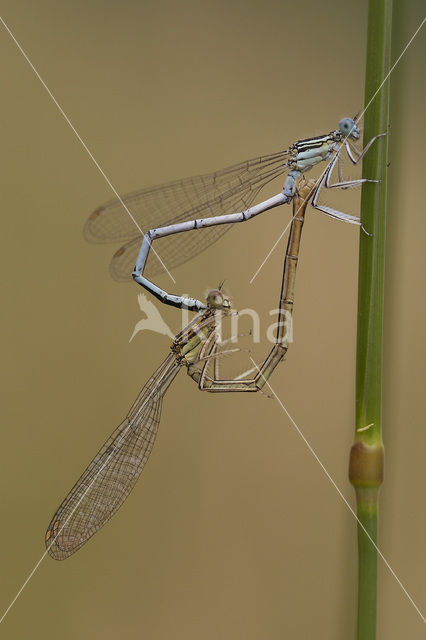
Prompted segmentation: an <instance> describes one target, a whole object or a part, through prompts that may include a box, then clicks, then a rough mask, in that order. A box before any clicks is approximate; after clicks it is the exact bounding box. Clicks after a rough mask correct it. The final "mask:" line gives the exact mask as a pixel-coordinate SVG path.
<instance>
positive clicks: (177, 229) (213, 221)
mask: <svg viewBox="0 0 426 640" xmlns="http://www.w3.org/2000/svg"><path fill="white" fill-rule="evenodd" d="M293 180H294V178H293ZM289 201H290V198H289V197H288V196H287V195H286V194H285V193H279V194H277V195H276V196H274V197H272V198H269V199H268V200H265V201H264V202H261V203H260V204H257V205H255V206H253V207H250V208H249V209H246V210H245V211H241V212H239V213H231V214H228V215H223V216H215V217H212V218H200V219H198V220H189V221H188V222H180V223H178V224H172V225H169V226H167V227H160V228H158V229H151V230H150V231H148V232H147V233H145V235H144V238H143V241H142V245H141V248H140V250H139V255H138V258H137V260H136V265H135V268H134V271H133V274H132V275H133V280H135V282H137V283H138V284H140V285H141V286H142V287H144V288H145V289H147V291H150V292H151V293H152V294H153V295H154V296H155V297H156V298H158V300H160V301H161V302H164V304H169V305H172V306H174V307H178V308H181V309H189V310H190V311H200V310H201V309H206V308H207V307H206V305H205V304H204V303H203V302H201V301H200V300H197V299H196V298H184V297H183V296H177V295H173V294H170V293H167V291H164V289H161V288H160V287H158V286H157V285H156V284H154V283H153V282H151V281H150V280H148V279H147V278H145V277H144V276H143V271H144V269H145V264H146V261H147V258H148V254H149V250H150V248H151V244H152V241H153V240H155V239H156V238H164V237H165V236H169V235H172V234H174V233H183V232H185V231H192V230H194V229H203V228H205V227H212V226H214V225H219V224H234V223H236V222H245V221H246V220H250V218H254V217H255V216H257V215H259V214H260V213H263V212H264V211H268V210H269V209H272V208H274V207H277V206H279V205H281V204H284V203H286V202H289Z"/></svg>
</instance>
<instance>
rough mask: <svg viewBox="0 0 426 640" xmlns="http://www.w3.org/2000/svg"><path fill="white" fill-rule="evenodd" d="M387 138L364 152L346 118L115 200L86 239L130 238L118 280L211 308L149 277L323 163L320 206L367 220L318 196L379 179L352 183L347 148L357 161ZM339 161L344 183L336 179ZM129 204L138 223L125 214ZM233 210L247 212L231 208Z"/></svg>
mask: <svg viewBox="0 0 426 640" xmlns="http://www.w3.org/2000/svg"><path fill="white" fill-rule="evenodd" d="M382 135H385V134H379V135H377V136H374V138H372V139H371V140H370V141H369V142H368V144H367V145H366V146H365V147H364V149H362V150H359V149H357V147H356V146H355V144H354V142H355V141H356V140H358V139H359V137H360V130H359V127H358V125H357V124H356V118H354V119H352V118H344V119H343V120H341V121H340V123H339V127H338V128H337V129H336V130H334V131H331V132H330V133H327V134H325V135H321V136H316V137H314V138H307V139H306V140H298V141H297V142H295V143H294V144H293V145H291V146H290V147H289V148H288V149H286V150H284V151H280V152H278V153H273V154H270V155H266V156H260V157H258V158H253V159H252V160H247V161H245V162H241V163H239V164H236V165H233V166H231V167H228V168H226V169H222V170H220V171H215V172H214V173H210V174H206V175H199V176H195V177H191V178H186V179H183V180H177V181H175V182H169V183H168V184H163V185H160V186H157V187H152V188H149V189H142V190H141V191H136V192H134V193H130V194H128V195H126V196H123V198H122V199H121V200H119V199H115V200H112V201H110V202H108V203H106V204H104V205H103V206H101V207H99V208H98V209H96V210H95V211H94V212H93V213H92V215H91V216H90V218H89V219H88V221H87V223H86V226H85V236H86V238H87V239H88V240H90V241H93V242H110V241H125V242H124V244H123V245H122V247H121V248H120V249H119V250H118V251H117V252H116V253H115V255H114V256H113V258H112V261H111V273H112V275H113V277H114V278H115V279H117V280H128V279H129V278H130V274H132V276H133V279H134V280H135V281H136V282H137V283H138V284H140V285H141V286H143V287H144V288H145V289H147V290H148V291H150V292H151V293H152V294H153V295H154V296H156V297H157V298H158V299H159V300H161V301H162V302H164V303H166V304H170V305H173V306H177V307H183V308H187V309H191V310H200V309H204V308H205V304H204V303H203V302H201V301H200V300H197V299H196V298H184V297H182V296H179V295H173V294H169V293H167V292H166V291H165V290H164V289H161V288H160V287H158V286H157V285H156V284H154V283H153V282H152V281H151V280H149V279H148V278H152V277H153V276H155V275H157V274H159V273H160V272H161V271H163V269H164V267H165V266H166V267H167V268H168V269H172V268H174V267H176V266H177V265H179V264H182V263H183V262H185V261H187V260H189V259H190V258H192V257H193V256H195V255H197V254H198V253H200V252H201V251H203V250H204V249H205V248H207V247H208V246H209V245H211V244H212V243H213V242H215V241H216V240H217V239H218V238H219V237H220V236H222V235H223V234H224V233H225V232H226V231H227V230H228V229H230V227H231V226H232V225H233V224H234V223H237V222H245V221H246V220H249V219H251V218H253V217H254V216H257V215H259V214H260V213H263V212H264V211H268V210H269V209H272V208H274V207H277V206H279V205H281V204H286V203H289V202H291V201H292V200H293V198H294V196H295V194H296V192H297V189H298V186H299V182H300V178H301V177H302V176H303V175H304V174H305V173H306V172H307V171H309V170H310V169H312V167H314V166H315V165H317V164H319V163H321V162H328V165H327V166H326V168H325V170H324V171H323V173H322V175H321V177H320V179H319V180H318V182H317V183H316V185H315V187H314V188H313V192H312V201H311V202H312V206H313V207H314V208H315V209H317V210H318V211H321V212H322V213H325V214H326V215H327V216H331V217H332V218H337V219H338V220H343V221H344V222H349V223H351V224H357V225H360V224H361V223H360V220H359V218H357V217H355V216H352V215H349V214H347V213H343V212H342V211H338V210H337V209H333V208H331V207H328V206H324V205H321V204H319V203H318V198H319V194H320V192H321V190H322V189H323V187H325V188H327V189H334V188H338V189H348V188H352V187H356V186H358V185H360V184H361V183H363V182H377V180H369V179H366V178H361V179H358V180H344V179H343V176H342V166H341V152H342V150H344V151H345V152H346V154H347V156H348V158H349V160H350V161H351V162H352V163H353V164H354V165H356V164H358V163H359V162H360V161H361V160H362V158H363V157H364V155H365V153H366V152H367V151H368V149H369V148H370V147H371V145H372V144H373V142H374V141H375V140H377V139H378V138H379V137H381V136H382ZM336 165H337V170H338V181H337V182H334V183H333V182H332V174H333V171H334V169H335V168H336ZM284 174H287V175H286V179H285V183H284V187H283V189H282V191H281V193H279V194H277V195H276V196H273V197H272V198H269V199H268V200H265V201H264V202H261V203H260V204H257V205H255V206H250V205H251V204H252V203H253V202H254V200H255V198H256V197H257V196H258V194H259V192H260V191H261V189H262V188H263V187H265V185H267V184H268V183H269V182H271V181H272V180H274V179H275V178H277V177H278V176H281V175H284ZM123 203H124V204H125V206H126V207H127V208H128V210H129V211H130V212H131V214H132V216H133V220H132V218H131V217H130V216H129V215H127V214H126V212H125V211H124V209H123ZM232 211H239V213H230V212H232ZM203 216H208V217H203ZM135 223H136V224H137V225H139V226H140V228H142V229H143V231H144V232H145V233H144V237H143V241H142V245H141V247H140V250H139V253H138V247H139V246H140V244H141V237H140V232H138V227H137V226H135ZM195 229H203V232H202V233H201V232H200V233H197V234H194V233H184V232H187V231H194V230H195ZM177 233H178V234H180V235H179V236H178V237H177V238H173V239H172V238H170V236H173V235H174V234H177ZM156 238H167V240H165V241H163V244H162V247H161V261H160V260H159V258H158V256H157V255H152V254H151V257H150V261H149V263H148V264H147V259H148V254H149V250H150V247H151V245H152V242H153V240H154V239H156ZM163 259H164V261H165V263H163V262H162V260H163ZM132 271H133V273H132Z"/></svg>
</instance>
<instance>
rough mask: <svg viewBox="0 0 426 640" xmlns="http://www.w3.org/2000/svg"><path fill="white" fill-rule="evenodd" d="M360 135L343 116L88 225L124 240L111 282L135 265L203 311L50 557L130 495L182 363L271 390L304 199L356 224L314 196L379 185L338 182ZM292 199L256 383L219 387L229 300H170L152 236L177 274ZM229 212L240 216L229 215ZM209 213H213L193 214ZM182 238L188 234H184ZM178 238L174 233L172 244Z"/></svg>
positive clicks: (115, 437) (80, 496) (72, 498)
mask: <svg viewBox="0 0 426 640" xmlns="http://www.w3.org/2000/svg"><path fill="white" fill-rule="evenodd" d="M359 135H360V132H359V128H358V126H357V124H356V122H355V120H353V119H351V118H344V119H343V120H342V121H341V122H340V123H339V128H338V129H336V130H335V131H332V132H330V133H329V134H326V135H323V136H317V137H315V138H309V139H306V140H300V141H298V142H296V143H294V144H293V145H292V146H291V147H289V148H288V149H287V150H286V151H283V152H279V153H275V154H271V155H269V156H262V157H259V158H256V159H253V160H248V161H246V162H243V163H240V164H238V165H234V166H232V167H229V168H228V169H224V170H222V171H218V172H215V173H212V174H208V175H204V176H197V177H193V178H188V179H185V180H180V181H176V182H173V183H169V184H166V185H163V186H160V187H154V188H152V189H144V190H142V191H139V192H135V193H133V194H130V195H128V196H125V197H124V198H123V199H121V200H118V201H117V200H114V201H112V202H110V203H107V204H106V205H104V206H103V207H100V208H99V209H97V210H96V211H95V212H94V213H93V214H92V216H91V217H90V218H89V220H88V222H87V225H86V237H87V238H88V239H89V240H95V241H101V242H102V241H111V240H121V241H123V240H124V241H125V244H124V245H123V246H122V247H121V249H119V250H118V251H117V252H116V254H115V255H114V257H113V260H112V263H111V271H112V274H113V276H114V277H115V278H116V279H119V280H125V279H127V278H128V273H131V268H132V266H133V264H134V263H135V262H136V266H135V267H134V270H133V278H134V280H135V281H136V282H138V283H139V284H141V285H142V286H143V287H144V288H146V289H147V290H148V291H150V292H151V293H152V294H153V295H154V296H156V297H157V298H158V299H160V300H161V301H162V302H164V303H166V304H170V305H173V306H177V307H184V308H187V309H190V310H194V311H199V313H198V315H197V316H196V318H195V319H194V320H193V321H192V322H191V323H190V324H189V325H188V326H187V327H186V328H185V329H184V330H183V331H182V332H181V333H180V334H178V335H177V336H176V338H175V340H174V341H173V344H172V347H171V349H172V352H171V353H170V354H169V355H168V356H167V358H166V359H165V361H164V362H163V363H162V364H161V365H160V367H159V368H158V369H157V371H156V372H155V373H154V374H153V375H152V376H151V378H150V379H149V381H148V382H147V384H146V385H145V386H144V388H143V389H142V391H141V393H140V395H139V396H138V398H137V400H136V402H135V403H134V405H133V406H132V408H131V409H130V411H129V413H128V414H127V416H126V418H125V420H124V421H123V422H122V423H121V424H120V425H119V427H117V429H116V430H115V431H114V432H113V434H112V435H111V437H110V438H109V439H108V440H107V442H106V443H105V445H104V446H103V447H102V448H101V450H100V451H99V452H98V454H97V455H96V456H95V458H94V459H93V460H92V462H91V463H90V464H89V466H88V467H87V469H86V470H85V471H84V473H83V474H82V475H81V477H80V478H79V480H78V481H77V483H76V484H75V485H74V487H73V488H72V489H71V491H70V492H69V494H68V496H67V497H66V498H65V500H64V501H63V502H62V504H61V505H60V507H59V509H58V510H57V512H56V513H55V515H54V516H53V518H52V520H51V523H50V525H49V528H48V530H47V533H46V546H47V549H48V552H49V553H50V555H51V556H52V557H54V558H56V559H58V560H61V559H64V558H67V557H68V556H69V555H71V554H72V553H74V552H75V551H77V550H78V549H79V548H80V547H81V546H82V545H83V544H84V543H85V542H86V541H87V540H88V539H89V538H90V537H91V536H92V535H93V534H94V533H96V532H97V531H98V530H99V529H100V528H101V527H102V526H103V524H105V523H106V522H107V521H108V520H109V519H110V517H111V516H112V515H113V514H114V513H115V512H116V511H117V509H118V508H119V507H120V506H121V504H122V503H123V501H124V500H125V498H126V497H127V495H128V494H129V493H130V491H131V490H132V488H133V487H134V485H135V483H136V481H137V479H138V477H139V475H140V473H141V471H142V469H143V468H144V466H145V463H146V462H147V460H148V457H149V455H150V453H151V450H152V447H153V444H154V441H155V437H156V434H157V430H158V425H159V421H160V415H161V406H162V400H163V397H164V394H165V392H166V390H167V389H168V388H169V386H170V384H171V382H172V381H173V379H174V378H175V376H176V375H177V373H178V372H179V370H180V368H181V367H182V366H186V368H187V372H188V374H189V375H190V377H191V378H192V379H193V380H195V381H196V382H197V384H198V388H199V389H200V390H205V391H210V392H216V393H220V392H232V391H234V392H235V391H237V392H246V391H249V392H253V391H254V392H255V391H259V390H261V389H262V387H263V386H264V385H265V383H267V380H268V378H269V376H270V375H271V373H272V372H273V370H274V369H275V367H276V366H277V364H278V363H279V362H280V361H281V360H282V358H283V357H284V354H285V353H286V351H287V348H288V334H287V331H286V322H285V320H284V316H286V317H287V318H288V317H289V316H290V317H291V314H292V310H293V298H294V283H295V275H296V266H297V260H298V253H299V247H300V236H301V229H302V226H303V221H304V215H305V209H306V206H307V204H308V201H311V203H312V205H313V207H314V208H316V209H318V210H319V211H322V212H323V213H325V214H326V215H328V216H331V217H334V218H337V219H340V220H343V221H345V222H350V223H352V224H358V225H359V224H360V221H359V219H358V218H355V217H354V216H350V215H348V214H346V213H343V212H341V211H338V210H336V209H332V208H330V207H326V206H323V205H319V204H318V196H319V193H320V191H321V189H322V188H323V187H326V188H342V189H346V188H351V187H356V186H358V185H359V184H361V183H362V182H366V181H367V182H376V180H367V179H365V178H364V179H358V180H349V181H348V180H346V181H345V180H344V179H343V177H342V172H341V164H340V162H341V160H340V154H341V150H342V149H344V150H345V151H346V153H347V156H348V157H349V159H350V160H351V162H352V163H353V164H357V163H358V162H359V161H360V160H361V159H362V157H363V156H364V154H365V153H366V151H367V150H368V148H369V147H370V146H371V144H372V143H373V142H374V141H375V140H376V139H377V138H379V137H380V135H384V134H379V135H378V136H375V137H374V138H373V139H372V140H370V141H369V143H368V144H367V145H366V147H365V148H364V149H363V150H361V151H360V150H358V149H357V148H356V147H355V146H354V144H353V141H354V140H357V139H358V138H359ZM327 160H328V161H329V162H328V164H327V166H326V169H325V171H323V173H322V175H321V176H320V178H319V179H318V180H317V181H310V182H309V183H305V184H304V185H303V186H300V184H301V181H300V179H301V178H302V177H303V175H304V173H305V172H306V171H308V170H309V169H311V168H312V167H313V166H315V165H316V164H318V163H320V162H322V161H327ZM336 165H337V169H338V181H337V182H335V183H332V182H331V175H332V172H333V170H334V168H335V167H336ZM284 173H287V177H286V180H285V184H284V187H283V190H282V192H281V193H280V194H278V195H277V196H274V197H273V198H270V199H268V200H266V201H264V202H262V203H260V204H258V205H255V206H252V207H250V205H251V204H252V202H253V201H254V199H255V198H256V196H257V195H258V194H259V192H260V190H261V189H262V188H263V187H264V186H265V185H266V184H268V183H269V182H270V181H271V180H273V179H274V178H276V177H277V176H279V175H282V174H284ZM123 202H124V203H125V205H126V206H127V207H129V208H130V210H131V212H132V216H133V220H132V219H131V218H130V217H129V218H127V216H126V213H125V212H124V211H123V209H122V206H123ZM289 202H293V218H292V221H291V227H290V235H289V240H288V244H287V252H286V256H285V260H284V269H283V274H282V283H281V293H280V302H279V309H280V316H281V317H280V318H279V323H278V329H277V335H276V340H275V344H274V346H273V348H272V349H271V351H270V353H269V354H268V355H267V357H266V358H265V360H264V362H263V363H262V364H261V365H256V366H255V368H254V369H252V371H253V370H255V375H254V377H253V378H242V379H241V378H240V377H239V378H238V379H234V380H223V379H221V378H220V375H219V370H218V361H219V358H220V357H221V356H222V355H223V354H224V353H225V350H224V349H223V347H222V346H221V344H220V343H219V341H218V334H217V331H216V321H217V319H218V317H222V316H226V315H228V314H230V313H231V309H230V303H229V299H228V298H227V297H226V295H225V294H224V293H223V292H222V291H221V290H220V289H218V290H215V291H212V292H210V293H209V295H208V296H207V300H206V303H204V302H201V301H200V300H197V299H196V298H186V297H183V296H178V295H173V294H169V293H167V292H166V291H164V290H163V289H161V288H160V287H158V286H157V285H156V284H154V283H153V282H151V281H150V280H148V279H147V278H146V275H149V276H150V277H152V276H154V275H156V274H158V273H159V272H161V270H162V269H163V268H164V263H160V262H157V263H154V264H152V263H151V264H149V263H148V265H147V264H146V262H147V258H148V253H149V249H150V247H151V244H152V241H153V240H154V239H155V238H158V237H170V240H169V244H168V246H167V247H165V248H164V247H163V256H164V258H165V259H166V261H167V265H166V266H167V267H168V268H173V267H176V266H177V265H179V264H181V263H183V262H185V261H186V260H188V259H190V258H191V257H193V256H194V255H196V254H197V253H199V252H200V251H201V250H203V249H205V248H206V247H207V246H209V245H210V244H212V243H213V242H215V241H216V240H217V239H218V238H219V237H220V236H221V235H222V234H223V233H224V232H225V231H227V230H228V229H229V228H230V226H232V224H234V223H236V222H243V221H245V220H249V219H250V218H252V217H254V216H256V215H258V214H260V213H262V212H264V211H267V210H269V209H271V208H274V207H277V206H278V205H280V204H285V203H289ZM232 209H234V210H235V209H241V211H240V212H239V213H229V211H230V210H231V211H232ZM206 213H209V214H210V216H209V217H204V218H201V217H198V216H200V215H204V214H206ZM194 216H197V217H194ZM191 218H192V219H191ZM135 221H136V222H137V224H139V223H140V224H141V225H142V226H143V228H144V229H147V228H148V229H149V231H147V232H146V233H145V234H144V237H143V240H142V246H141V248H140V250H139V253H138V247H139V244H140V242H141V238H140V234H138V235H136V236H135V227H134V222H135ZM155 225H156V226H155ZM196 230H199V231H196ZM188 231H192V232H193V233H185V232H188ZM175 234H180V235H179V236H178V238H177V240H176V242H174V240H175V239H174V238H173V236H174V235H175ZM195 236H197V237H196V238H195ZM203 236H204V238H203ZM164 249H165V251H164ZM136 256H137V258H136ZM132 263H133V264H132ZM143 274H145V275H143ZM211 368H213V371H211Z"/></svg>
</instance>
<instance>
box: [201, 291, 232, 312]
mask: <svg viewBox="0 0 426 640" xmlns="http://www.w3.org/2000/svg"><path fill="white" fill-rule="evenodd" d="M206 300H207V306H208V307H210V308H211V309H230V308H231V302H230V300H229V298H228V296H227V295H226V294H225V293H224V292H223V291H221V290H220V289H212V290H211V291H209V292H208V294H207V296H206Z"/></svg>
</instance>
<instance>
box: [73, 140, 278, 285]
mask: <svg viewBox="0 0 426 640" xmlns="http://www.w3.org/2000/svg"><path fill="white" fill-rule="evenodd" d="M287 156H288V151H281V152H278V153H274V154H271V155H268V156H261V157H258V158H253V159H251V160H246V161H245V162H241V163H239V164H236V165H233V166H231V167H228V168H226V169H222V170H221V171H215V172H214V173H210V174H205V175H200V176H194V177H191V178H185V179H183V180H176V181H174V182H169V183H167V184H164V185H159V186H156V187H151V188H148V189H142V190H141V191H136V192H134V193H130V194H128V195H126V196H123V202H124V203H125V205H126V206H127V207H128V209H129V211H130V212H131V214H132V216H133V217H134V219H135V220H136V222H137V223H138V225H139V226H140V227H141V229H142V230H143V231H148V230H149V229H153V228H155V227H160V226H165V225H169V224H175V223H177V222H182V221H185V220H192V219H193V218H202V217H206V216H218V215H223V214H226V213H235V212H237V211H241V210H244V209H246V208H247V207H249V206H250V205H251V204H252V202H253V201H254V199H255V198H256V196H257V195H258V193H259V192H260V190H261V189H262V188H263V187H264V186H265V185H266V184H267V183H268V182H270V181H271V180H273V179H274V178H276V177H278V176H279V175H282V174H283V173H285V172H286V171H287V169H288V166H287V162H286V158H287ZM231 226H232V225H220V226H216V227H209V228H207V229H203V230H202V231H195V232H194V231H193V232H188V233H181V234H178V235H175V236H169V237H166V238H164V239H161V245H158V253H159V254H160V255H161V258H162V260H163V261H164V262H165V264H166V266H167V268H168V269H173V268H174V267H176V266H178V265H179V264H182V263H183V262H186V261H187V260H189V259H190V258H192V257H193V256H195V255H197V254H198V253H200V252H201V251H204V249H206V248H207V247H208V246H210V245H211V244H212V243H213V242H215V241H216V240H217V239H218V238H220V236H222V235H223V234H224V233H225V232H226V231H228V229H229V228H230V227H231ZM84 235H85V237H86V239H87V240H89V241H90V242H112V241H115V240H117V241H126V242H124V244H123V245H122V247H121V248H120V249H119V250H118V251H117V252H116V253H115V255H114V256H113V258H112V261H111V267H110V270H111V274H112V276H113V278H114V279H116V280H119V281H127V280H131V273H132V271H133V267H134V265H135V262H136V256H137V252H138V250H139V246H140V244H141V241H142V240H141V236H140V232H139V230H138V228H137V227H136V225H135V224H134V222H133V221H132V219H131V218H130V216H129V215H128V213H127V212H126V211H125V209H124V208H123V205H122V204H121V202H120V201H119V200H117V199H115V200H111V201H110V202H107V203H106V204H104V205H103V206H101V207H99V208H98V209H96V210H95V211H94V212H93V213H92V215H91V216H90V217H89V219H88V220H87V222H86V225H85V228H84ZM162 271H163V267H162V265H161V263H160V262H159V261H158V259H157V258H156V257H155V253H154V252H151V255H150V258H149V260H148V264H147V267H146V270H145V274H146V275H147V277H152V276H155V275H158V274H159V273H161V272H162Z"/></svg>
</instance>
